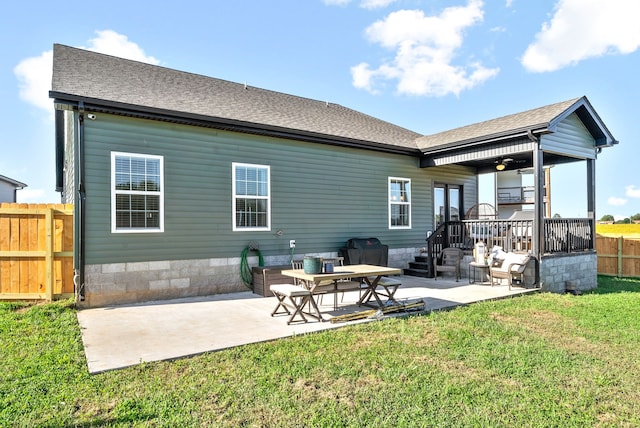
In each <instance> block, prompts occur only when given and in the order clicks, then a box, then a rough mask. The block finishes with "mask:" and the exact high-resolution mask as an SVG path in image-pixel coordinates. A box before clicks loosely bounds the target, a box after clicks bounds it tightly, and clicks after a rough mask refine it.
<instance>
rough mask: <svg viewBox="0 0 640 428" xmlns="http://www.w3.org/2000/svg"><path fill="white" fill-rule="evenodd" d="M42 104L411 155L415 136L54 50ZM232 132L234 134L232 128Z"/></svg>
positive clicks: (237, 87) (333, 112)
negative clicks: (99, 109) (49, 83)
mask: <svg viewBox="0 0 640 428" xmlns="http://www.w3.org/2000/svg"><path fill="white" fill-rule="evenodd" d="M50 97H52V98H55V99H56V101H58V102H60V101H68V102H79V101H83V102H84V103H85V104H86V107H87V108H89V106H92V105H93V106H101V107H103V108H105V107H109V108H112V109H123V110H126V111H129V112H132V113H134V112H146V113H154V114H159V115H165V116H167V119H169V118H174V119H175V118H182V119H192V120H198V121H204V122H207V123H208V124H209V126H215V127H229V128H231V129H242V130H244V131H245V132H255V133H261V134H271V135H278V136H285V137H286V136H291V137H294V138H303V139H304V138H307V139H310V140H316V141H319V142H326V143H330V144H349V145H356V146H361V147H368V148H378V149H385V148H386V149H387V150H391V151H399V152H409V153H418V151H417V148H416V145H415V140H416V138H418V137H420V136H421V134H418V133H416V132H413V131H410V130H408V129H405V128H402V127H400V126H397V125H394V124H392V123H389V122H385V121H383V120H380V119H377V118H374V117H372V116H368V115H366V114H363V113H360V112H358V111H355V110H352V109H349V108H347V107H344V106H341V105H338V104H333V103H327V102H323V101H318V100H312V99H308V98H303V97H297V96H294V95H288V94H284V93H280V92H275V91H269V90H265V89H260V88H255V87H251V86H246V85H243V84H240V83H233V82H229V81H226V80H221V79H216V78H211V77H207V76H202V75H198V74H193V73H187V72H183V71H178V70H173V69H169V68H165V67H160V66H157V65H151V64H146V63H142V62H138V61H132V60H128V59H123V58H118V57H114V56H109V55H104V54H100V53H96V52H91V51H87V50H83V49H77V48H72V47H69V46H64V45H60V44H55V45H54V49H53V79H52V90H51V92H50ZM234 127H235V128H234Z"/></svg>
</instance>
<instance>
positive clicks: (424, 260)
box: [414, 255, 429, 263]
mask: <svg viewBox="0 0 640 428" xmlns="http://www.w3.org/2000/svg"><path fill="white" fill-rule="evenodd" d="M414 259H415V261H416V262H422V263H429V257H427V256H426V255H425V256H415V257H414Z"/></svg>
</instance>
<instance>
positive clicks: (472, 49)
mask: <svg viewBox="0 0 640 428" xmlns="http://www.w3.org/2000/svg"><path fill="white" fill-rule="evenodd" d="M69 6H71V5H69ZM638 22H640V2H639V1H637V0H607V1H606V2H605V1H602V0H546V1H545V0H538V1H530V0H495V1H481V0H270V1H264V0H234V1H226V2H224V1H213V2H212V1H189V0H183V1H181V2H179V3H175V2H172V3H169V2H166V3H163V2H145V1H140V2H132V1H127V2H123V1H119V0H113V1H109V2H84V3H77V4H74V5H72V6H71V7H61V6H60V5H59V4H58V3H55V2H48V1H31V2H10V3H9V5H5V6H4V11H3V14H2V16H1V17H0V37H2V40H5V42H4V43H3V47H2V55H0V82H1V84H0V95H1V97H2V100H3V102H2V104H1V105H0V121H1V123H2V129H3V132H2V135H1V136H0V142H1V144H2V150H1V151H0V175H5V176H8V177H10V178H13V179H15V180H18V181H22V182H24V183H26V184H28V187H27V188H26V189H24V190H21V191H19V192H18V198H19V201H20V202H59V200H60V199H59V194H58V193H56V192H55V191H54V187H55V176H54V172H55V169H54V127H53V104H52V100H50V99H49V98H48V90H49V88H50V79H51V51H52V47H53V44H54V43H61V44H65V45H69V46H75V47H80V48H86V49H91V50H96V51H100V52H104V53H108V54H111V55H117V56H122V57H126V58H131V59H136V60H141V61H146V62H150V63H154V64H159V65H162V66H165V67H169V68H174V69H178V70H183V71H188V72H193V73H198V74H203V75H207V76H211V77H217V78H222V79H226V80H230V81H234V82H240V83H247V84H248V85H251V86H257V87H261V88H266V89H271V90H275V91H280V92H285V93H289V94H294V95H299V96H303V97H308V98H313V99H319V100H323V101H329V102H332V103H338V104H342V105H344V106H346V107H349V108H353V109H356V110H359V111H361V112H363V113H366V114H369V115H372V116H375V117H378V118H381V119H384V120H387V121H389V122H392V123H395V124H398V125H400V126H404V127H406V128H408V129H411V130H413V131H416V132H419V133H422V134H432V133H436V132H440V131H444V130H447V129H451V128H454V127H458V126H463V125H467V124H471V123H475V122H479V121H483V120H488V119H492V118H495V117H500V116H503V115H506V114H510V113H516V112H519V111H523V110H527V109H530V108H535V107H539V106H543V105H547V104H551V103H555V102H558V101H564V100H567V99H571V98H575V97H579V96H582V95H586V96H587V97H588V98H589V100H590V101H591V103H592V104H593V106H594V107H595V109H596V111H597V112H598V113H599V115H600V116H601V118H602V120H603V121H604V122H605V123H606V124H607V126H608V127H609V129H610V131H611V132H612V134H613V135H614V137H615V138H616V139H617V140H619V141H620V144H618V145H617V146H615V147H613V148H609V149H606V150H604V151H603V152H602V153H601V154H600V156H599V158H598V161H597V163H596V169H597V172H596V181H597V214H596V215H597V217H598V218H600V217H601V216H602V215H604V214H613V215H614V216H616V217H628V216H631V215H633V214H636V213H640V174H639V173H638V168H639V165H638V158H639V156H638V155H639V154H640V150H639V149H638V147H637V144H636V140H637V138H636V137H635V132H634V129H635V125H636V122H637V121H638V119H639V115H638V113H637V111H636V106H635V104H634V102H636V101H637V100H638V99H640V82H639V78H638V76H639V75H640V52H638V48H639V47H640V26H639V25H638V24H637V23H638ZM585 189H586V165H585V163H584V162H580V163H576V164H572V165H570V166H568V165H565V166H558V167H555V168H553V169H552V212H553V213H559V214H560V215H561V216H562V217H585V216H586V209H587V207H586V200H585V196H584V195H585Z"/></svg>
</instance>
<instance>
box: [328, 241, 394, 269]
mask: <svg viewBox="0 0 640 428" xmlns="http://www.w3.org/2000/svg"><path fill="white" fill-rule="evenodd" d="M340 255H341V256H342V257H344V263H345V264H347V265H361V264H366V265H376V266H387V261H388V259H389V246H388V245H384V244H383V243H381V242H380V240H379V239H378V238H351V239H349V240H348V241H347V245H346V246H345V247H343V248H341V249H340Z"/></svg>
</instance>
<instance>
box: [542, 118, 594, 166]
mask: <svg viewBox="0 0 640 428" xmlns="http://www.w3.org/2000/svg"><path fill="white" fill-rule="evenodd" d="M595 146H596V142H595V140H594V138H593V136H592V135H591V133H589V130H587V128H586V127H585V126H584V124H583V123H582V121H581V120H580V118H579V117H578V115H577V114H576V113H572V114H571V115H569V116H568V117H567V118H566V119H564V120H563V121H562V122H560V123H559V124H558V125H557V127H556V132H554V133H552V134H547V135H543V136H542V137H541V140H540V147H541V148H542V150H544V151H547V152H553V153H558V154H563V155H566V156H571V157H575V158H578V159H595V157H596V151H595Z"/></svg>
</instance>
